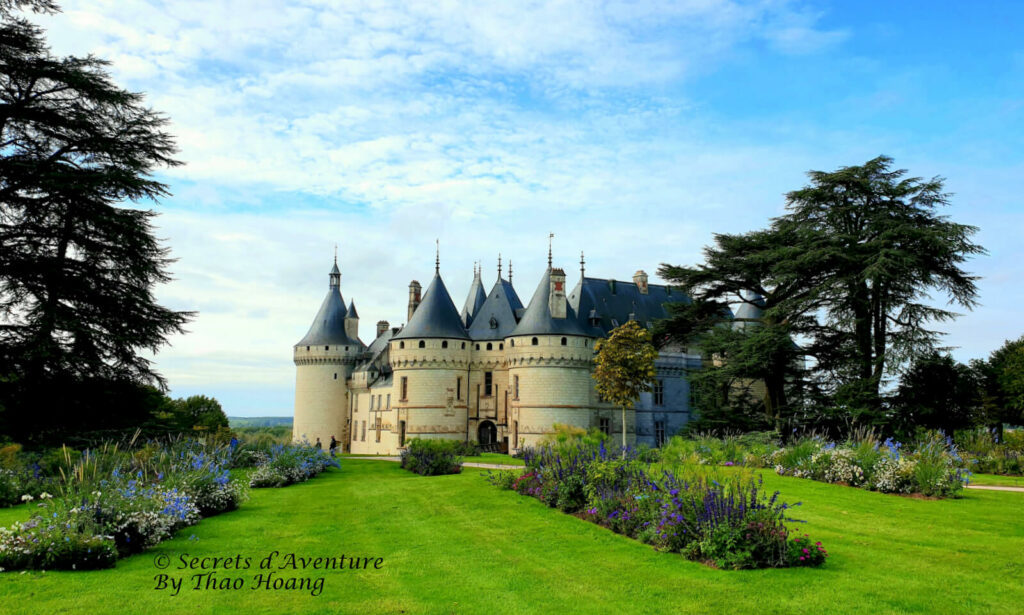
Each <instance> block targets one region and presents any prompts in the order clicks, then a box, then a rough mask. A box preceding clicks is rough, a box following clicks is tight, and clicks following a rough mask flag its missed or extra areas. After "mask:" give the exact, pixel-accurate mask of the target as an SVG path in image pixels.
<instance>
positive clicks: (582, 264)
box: [580, 250, 587, 278]
mask: <svg viewBox="0 0 1024 615" xmlns="http://www.w3.org/2000/svg"><path fill="white" fill-rule="evenodd" d="M586 265H587V262H586V261H585V260H584V259H583V250H580V277H581V278H582V277H586V270H587V267H586Z"/></svg>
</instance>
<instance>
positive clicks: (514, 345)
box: [509, 340, 516, 348]
mask: <svg viewBox="0 0 1024 615" xmlns="http://www.w3.org/2000/svg"><path fill="white" fill-rule="evenodd" d="M509 344H510V345H511V346H512V347H513V348H515V347H516V341H515V340H512V341H511V342H509Z"/></svg>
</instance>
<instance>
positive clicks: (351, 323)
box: [345, 300, 359, 340]
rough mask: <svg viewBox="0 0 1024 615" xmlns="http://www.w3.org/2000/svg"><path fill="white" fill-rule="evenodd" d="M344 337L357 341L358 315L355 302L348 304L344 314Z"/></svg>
mask: <svg viewBox="0 0 1024 615" xmlns="http://www.w3.org/2000/svg"><path fill="white" fill-rule="evenodd" d="M345 335H347V336H348V337H349V339H352V340H358V339H359V314H358V313H357V312H356V302H355V300H353V301H350V302H349V304H348V313H347V314H345Z"/></svg>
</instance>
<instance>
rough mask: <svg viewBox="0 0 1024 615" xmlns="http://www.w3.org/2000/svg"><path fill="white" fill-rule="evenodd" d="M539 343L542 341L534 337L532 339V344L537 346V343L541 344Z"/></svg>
mask: <svg viewBox="0 0 1024 615" xmlns="http://www.w3.org/2000/svg"><path fill="white" fill-rule="evenodd" d="M539 343H540V342H538V341H537V338H533V339H532V340H530V345H531V346H536V345H537V344H539Z"/></svg>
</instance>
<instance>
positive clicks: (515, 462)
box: [462, 453, 524, 466]
mask: <svg viewBox="0 0 1024 615" xmlns="http://www.w3.org/2000/svg"><path fill="white" fill-rule="evenodd" d="M462 460H463V461H472V462H474V463H494V464H499V465H506V466H521V465H524V462H523V460H522V459H519V458H517V457H511V456H509V455H504V454H502V453H480V454H479V455H476V456H474V457H463V458H462Z"/></svg>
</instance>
